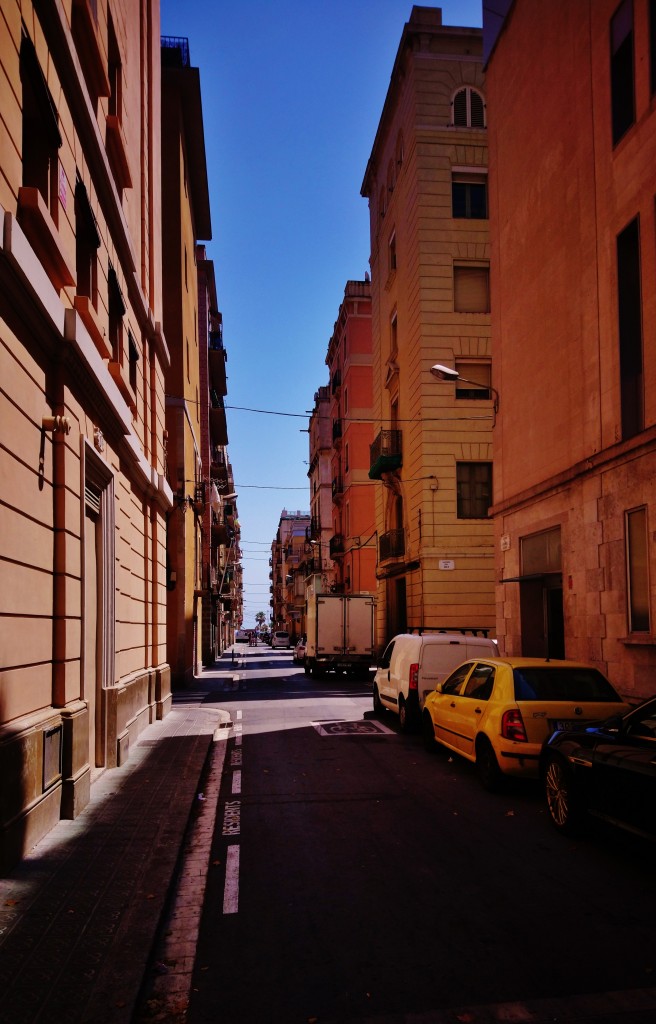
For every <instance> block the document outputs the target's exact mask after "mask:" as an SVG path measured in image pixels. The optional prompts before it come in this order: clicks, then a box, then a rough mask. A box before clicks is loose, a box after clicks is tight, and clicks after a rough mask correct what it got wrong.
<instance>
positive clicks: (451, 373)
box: [430, 363, 499, 416]
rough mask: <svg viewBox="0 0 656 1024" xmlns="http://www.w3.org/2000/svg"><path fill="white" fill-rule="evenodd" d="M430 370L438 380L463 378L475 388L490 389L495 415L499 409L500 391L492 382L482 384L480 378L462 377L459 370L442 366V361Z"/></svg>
mask: <svg viewBox="0 0 656 1024" xmlns="http://www.w3.org/2000/svg"><path fill="white" fill-rule="evenodd" d="M430 372H431V373H432V374H433V376H434V377H437V379H438V380H441V381H443V382H444V381H446V382H455V381H457V380H461V381H462V382H463V384H471V385H472V386H473V387H475V388H483V389H484V390H485V391H490V392H491V394H492V408H493V409H494V413H495V416H496V414H497V413H498V411H499V392H498V391H497V389H496V388H493V387H492V385H491V384H481V382H480V381H478V380H468V379H467V377H462V376H461V375H460V374H459V373H458V371H457V370H453V369H452V368H451V367H450V366H442V365H441V364H440V363H435V366H431V370H430Z"/></svg>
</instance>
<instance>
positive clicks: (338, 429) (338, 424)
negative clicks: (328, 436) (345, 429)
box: [333, 420, 342, 444]
mask: <svg viewBox="0 0 656 1024" xmlns="http://www.w3.org/2000/svg"><path fill="white" fill-rule="evenodd" d="M341 439H342V421H341V420H333V444H335V442H336V441H341Z"/></svg>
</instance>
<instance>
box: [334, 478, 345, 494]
mask: <svg viewBox="0 0 656 1024" xmlns="http://www.w3.org/2000/svg"><path fill="white" fill-rule="evenodd" d="M343 494H344V483H343V481H342V478H341V476H336V477H333V499H335V500H336V499H338V498H341V497H342V495H343Z"/></svg>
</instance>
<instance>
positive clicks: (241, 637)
mask: <svg viewBox="0 0 656 1024" xmlns="http://www.w3.org/2000/svg"><path fill="white" fill-rule="evenodd" d="M249 636H250V633H249V630H247V629H238V630H237V632H236V633H235V643H236V644H247V643H248V641H249Z"/></svg>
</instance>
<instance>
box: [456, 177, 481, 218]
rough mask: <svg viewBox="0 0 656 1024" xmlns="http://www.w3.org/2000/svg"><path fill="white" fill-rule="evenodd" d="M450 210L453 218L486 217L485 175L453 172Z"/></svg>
mask: <svg viewBox="0 0 656 1024" xmlns="http://www.w3.org/2000/svg"><path fill="white" fill-rule="evenodd" d="M451 212H452V216H453V217H454V218H467V219H470V220H486V219H487V175H473V174H472V175H464V174H462V173H460V172H456V171H454V172H453V174H452V178H451Z"/></svg>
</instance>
